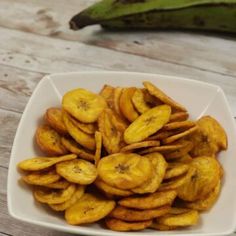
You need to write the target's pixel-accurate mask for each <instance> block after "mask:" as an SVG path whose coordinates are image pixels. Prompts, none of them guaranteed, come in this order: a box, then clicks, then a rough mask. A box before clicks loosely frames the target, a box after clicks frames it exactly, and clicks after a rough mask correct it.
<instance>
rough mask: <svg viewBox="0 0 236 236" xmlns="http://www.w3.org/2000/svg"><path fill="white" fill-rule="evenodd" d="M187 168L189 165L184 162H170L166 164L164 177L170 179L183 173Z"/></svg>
mask: <svg viewBox="0 0 236 236" xmlns="http://www.w3.org/2000/svg"><path fill="white" fill-rule="evenodd" d="M188 170H189V165H188V164H184V163H178V162H175V163H174V162H172V163H169V164H168V167H167V170H166V173H165V177H164V179H171V178H174V177H177V176H180V175H183V174H185V173H186V172H187V171H188Z"/></svg>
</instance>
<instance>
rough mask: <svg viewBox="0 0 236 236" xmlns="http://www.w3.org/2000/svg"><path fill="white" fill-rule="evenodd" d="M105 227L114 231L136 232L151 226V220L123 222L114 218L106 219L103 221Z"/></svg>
mask: <svg viewBox="0 0 236 236" xmlns="http://www.w3.org/2000/svg"><path fill="white" fill-rule="evenodd" d="M105 222H106V226H107V227H108V228H109V229H111V230H114V231H124V232H125V231H137V230H143V229H146V228H147V227H149V226H150V225H151V224H152V221H151V220H146V221H137V222H125V221H123V220H118V219H114V218H107V219H106V220H105Z"/></svg>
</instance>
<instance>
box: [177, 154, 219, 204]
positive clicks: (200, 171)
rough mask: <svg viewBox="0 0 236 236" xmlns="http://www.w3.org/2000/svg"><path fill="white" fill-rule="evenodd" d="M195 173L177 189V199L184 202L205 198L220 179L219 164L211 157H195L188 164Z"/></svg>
mask: <svg viewBox="0 0 236 236" xmlns="http://www.w3.org/2000/svg"><path fill="white" fill-rule="evenodd" d="M190 166H191V167H194V168H195V169H196V173H195V174H194V175H193V176H192V177H191V178H190V179H189V180H188V181H187V182H186V183H185V184H184V185H182V186H181V187H180V188H179V189H178V197H179V198H181V199H183V200H185V201H196V200H198V199H202V198H205V197H206V196H207V195H208V194H209V193H210V192H211V191H212V190H213V189H214V188H215V186H216V185H217V183H218V181H219V179H220V166H219V163H218V162H217V161H216V160H215V159H214V158H212V157H196V158H194V159H193V160H192V162H191V163H190Z"/></svg>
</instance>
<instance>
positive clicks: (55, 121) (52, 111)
mask: <svg viewBox="0 0 236 236" xmlns="http://www.w3.org/2000/svg"><path fill="white" fill-rule="evenodd" d="M44 118H45V120H46V121H47V123H48V124H49V125H50V126H51V127H52V128H53V129H55V130H56V131H57V132H58V133H60V134H63V135H65V134H67V133H68V132H67V129H66V127H65V125H64V123H63V120H62V111H61V109H60V108H55V107H51V108H49V109H47V111H46V113H45V116H44Z"/></svg>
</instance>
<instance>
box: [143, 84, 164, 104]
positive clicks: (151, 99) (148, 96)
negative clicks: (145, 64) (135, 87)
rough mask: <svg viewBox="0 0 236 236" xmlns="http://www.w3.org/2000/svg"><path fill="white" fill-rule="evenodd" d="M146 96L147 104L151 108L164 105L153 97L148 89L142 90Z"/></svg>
mask: <svg viewBox="0 0 236 236" xmlns="http://www.w3.org/2000/svg"><path fill="white" fill-rule="evenodd" d="M141 90H142V92H143V95H144V100H145V102H146V103H148V104H149V105H150V106H152V107H155V106H159V105H162V104H163V102H162V101H160V100H159V99H158V98H157V97H155V96H152V95H151V94H150V93H149V92H148V90H147V89H145V88H142V89H141Z"/></svg>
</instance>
